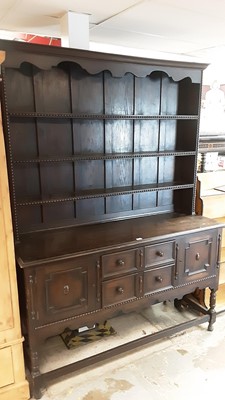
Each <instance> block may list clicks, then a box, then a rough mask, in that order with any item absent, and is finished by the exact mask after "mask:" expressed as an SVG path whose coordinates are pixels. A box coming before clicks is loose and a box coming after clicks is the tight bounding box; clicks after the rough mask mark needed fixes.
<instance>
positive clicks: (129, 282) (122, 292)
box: [102, 275, 137, 307]
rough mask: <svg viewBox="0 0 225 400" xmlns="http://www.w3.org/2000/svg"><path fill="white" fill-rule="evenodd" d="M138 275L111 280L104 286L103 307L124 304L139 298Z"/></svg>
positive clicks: (104, 283)
mask: <svg viewBox="0 0 225 400" xmlns="http://www.w3.org/2000/svg"><path fill="white" fill-rule="evenodd" d="M136 276H137V275H129V276H127V277H122V278H120V279H111V280H110V281H107V282H103V284H102V306H103V307H107V306H110V305H112V304H117V303H122V302H124V301H127V300H132V299H135V298H136V297H137V294H136V293H137V280H136Z"/></svg>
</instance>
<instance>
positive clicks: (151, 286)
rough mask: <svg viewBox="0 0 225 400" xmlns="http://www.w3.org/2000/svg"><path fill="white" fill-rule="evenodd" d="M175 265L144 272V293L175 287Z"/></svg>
mask: <svg viewBox="0 0 225 400" xmlns="http://www.w3.org/2000/svg"><path fill="white" fill-rule="evenodd" d="M173 273H174V266H173V265H170V266H166V267H159V268H155V269H150V270H148V271H145V272H144V295H146V294H148V293H152V292H157V291H160V290H162V289H168V288H172V287H173Z"/></svg>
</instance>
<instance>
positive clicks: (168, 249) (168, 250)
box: [145, 241, 175, 267]
mask: <svg viewBox="0 0 225 400" xmlns="http://www.w3.org/2000/svg"><path fill="white" fill-rule="evenodd" d="M174 259H175V242H174V241H171V242H163V243H159V244H154V245H150V246H146V247H145V266H146V267H151V266H155V265H160V264H164V263H171V262H174Z"/></svg>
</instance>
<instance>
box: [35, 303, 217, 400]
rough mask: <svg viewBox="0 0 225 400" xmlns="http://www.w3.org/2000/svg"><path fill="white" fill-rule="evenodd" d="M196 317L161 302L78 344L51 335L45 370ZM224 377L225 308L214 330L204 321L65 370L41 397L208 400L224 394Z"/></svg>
mask: <svg viewBox="0 0 225 400" xmlns="http://www.w3.org/2000/svg"><path fill="white" fill-rule="evenodd" d="M195 317H196V316H195V315H192V314H190V313H187V312H186V311H184V312H182V313H179V312H178V311H177V310H175V309H174V308H173V307H172V306H171V304H166V305H163V304H159V305H157V306H153V307H150V308H149V309H148V310H145V311H144V312H143V313H141V314H137V313H132V314H128V315H126V316H122V317H119V318H114V319H113V320H111V321H110V322H111V323H112V325H113V327H114V328H115V330H116V331H117V334H116V335H114V336H111V337H107V338H105V339H103V340H102V342H101V341H99V342H96V343H91V344H87V345H85V346H82V347H81V348H80V349H79V350H78V349H73V350H67V349H65V346H64V344H63V345H62V343H61V339H60V340H59V338H52V339H51V340H49V343H47V344H46V346H47V347H46V349H44V351H43V360H42V361H43V366H42V369H43V372H44V371H45V370H48V369H51V368H52V366H60V363H62V365H63V363H65V360H66V361H67V362H72V361H74V359H76V360H77V359H79V358H83V357H85V356H88V355H91V354H94V353H96V352H98V351H101V350H102V349H107V348H111V347H113V346H116V345H118V344H120V343H122V342H124V341H126V340H132V339H135V338H136V337H140V336H142V335H146V334H148V333H150V332H155V331H157V330H159V329H160V328H162V327H168V326H170V325H171V324H174V322H178V321H179V320H180V321H181V322H182V321H185V320H187V319H192V318H195ZM124 331H126V337H125V336H124ZM224 381H225V312H223V313H221V314H219V315H218V316H217V321H216V323H215V325H214V331H213V332H209V331H207V324H206V323H204V324H202V325H199V326H195V327H193V328H190V329H187V330H185V331H183V332H180V333H178V334H175V335H173V336H170V337H169V338H164V339H161V340H158V341H157V342H154V343H151V344H148V345H145V346H143V347H141V348H139V349H136V350H134V351H132V352H129V353H126V354H125V355H121V356H120V357H116V358H114V359H112V360H110V361H107V362H102V363H101V364H98V365H96V366H94V367H93V366H92V367H90V368H86V369H83V370H82V371H80V372H79V373H78V372H76V373H73V374H70V375H67V376H64V377H62V378H61V379H58V380H56V381H52V382H51V383H50V384H49V385H48V387H47V390H46V392H45V393H44V395H43V397H42V400H138V399H140V400H150V399H151V400H176V399H179V400H181V399H182V400H186V399H193V400H195V399H197V398H198V397H199V396H201V398H202V399H204V400H209V399H212V398H213V396H215V394H217V396H218V394H219V397H223V398H224Z"/></svg>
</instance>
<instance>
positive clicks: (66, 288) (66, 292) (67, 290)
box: [63, 285, 70, 294]
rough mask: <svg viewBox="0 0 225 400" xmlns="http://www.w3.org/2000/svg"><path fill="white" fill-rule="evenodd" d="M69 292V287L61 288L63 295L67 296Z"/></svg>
mask: <svg viewBox="0 0 225 400" xmlns="http://www.w3.org/2000/svg"><path fill="white" fill-rule="evenodd" d="M69 291H70V287H69V285H65V286H64V288H63V293H64V294H68V293H69Z"/></svg>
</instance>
